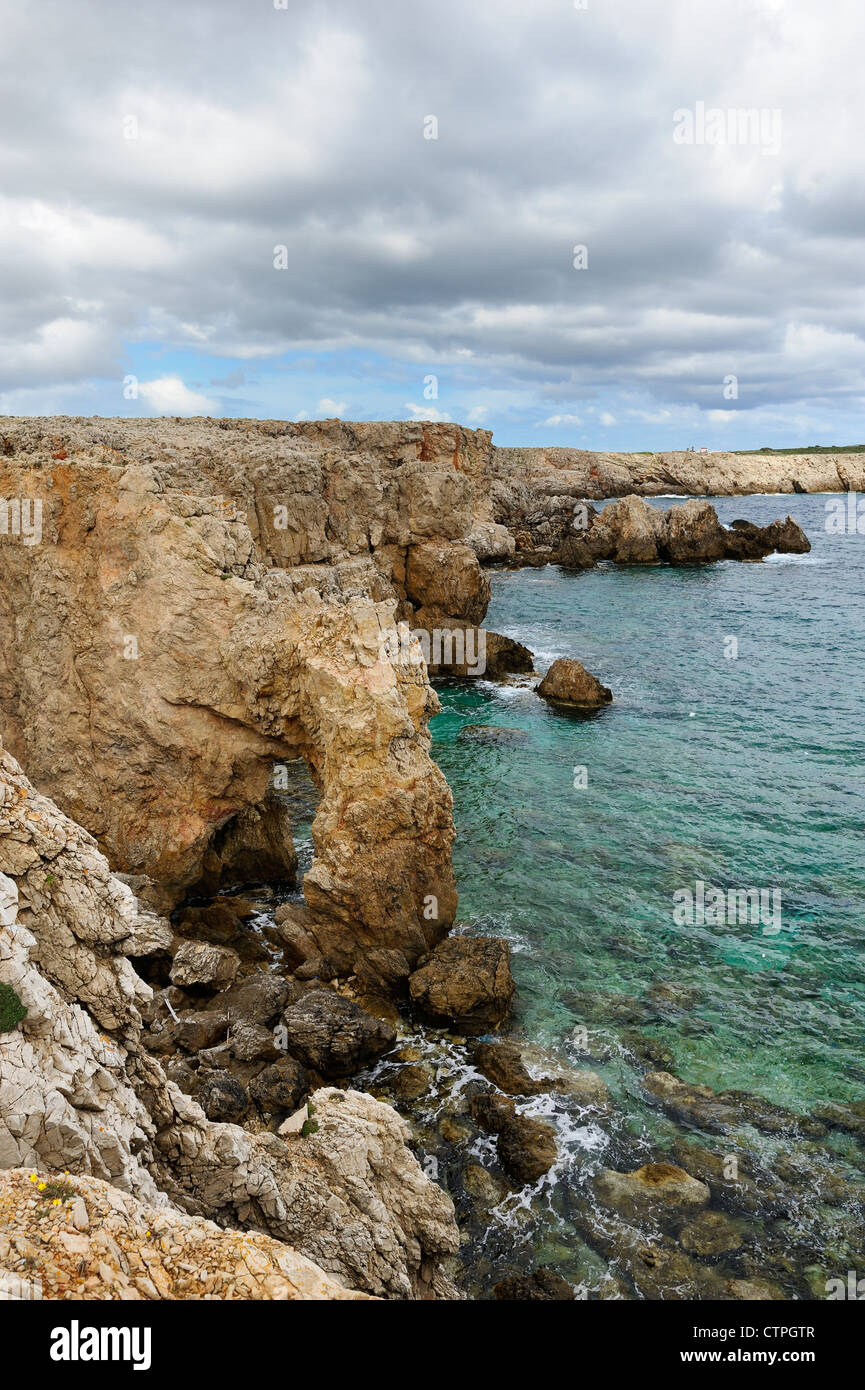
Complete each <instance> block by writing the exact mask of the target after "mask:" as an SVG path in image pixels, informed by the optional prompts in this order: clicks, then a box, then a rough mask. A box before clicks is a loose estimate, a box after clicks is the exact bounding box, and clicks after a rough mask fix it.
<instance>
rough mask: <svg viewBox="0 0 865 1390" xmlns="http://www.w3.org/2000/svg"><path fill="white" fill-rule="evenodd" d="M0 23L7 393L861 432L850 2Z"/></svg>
mask: <svg viewBox="0 0 865 1390" xmlns="http://www.w3.org/2000/svg"><path fill="white" fill-rule="evenodd" d="M0 23H2V36H3V37H2V43H0V412H3V413H13V414H48V413H52V414H53V413H65V414H100V415H138V414H141V415H159V414H170V415H176V414H208V415H235V416H236V415H251V416H259V417H283V418H289V419H295V418H299V417H313V418H314V417H317V416H329V415H341V416H343V417H344V418H346V419H360V420H363V419H412V418H428V419H450V420H458V421H461V422H463V423H467V424H475V425H478V424H482V425H483V426H484V427H486V428H490V429H492V430H493V431H494V434H495V438H496V440H497V441H498V442H499V443H509V444H563V445H576V446H581V447H591V448H601V449H604V448H607V449H616V448H620V449H663V448H674V447H685V446H687V445H689V444H694V445H696V446H700V445H708V446H711V447H723V446H729V447H731V448H744V447H751V446H755V447H758V446H760V445H763V444H776V445H781V444H791V445H792V444H808V443H817V442H820V443H830V444H831V443H843V442H860V441H863V440H865V419H863V405H865V341H863V323H865V316H863V307H865V288H863V287H865V240H863V239H865V180H863V164H865V155H863V149H865V95H863V93H865V83H863V81H862V60H863V54H865V5H863V3H862V0H821V3H820V4H817V3H815V0H724V3H719V0H586V3H585V4H584V5H583V4H582V3H578V4H575V3H574V0H519V3H517V0H183V3H182V4H180V3H178V0H135V3H132V2H131V0H75V3H68V0H41V2H40V3H39V4H35V3H29V4H28V3H24V4H22V3H21V0H0ZM739 111H742V112H746V111H751V112H753V113H755V114H754V116H753V117H749V118H747V119H743V120H742V121H740V120H739V118H738V115H737V114H736V113H738V112H739ZM730 112H732V113H733V115H732V117H731V116H729V115H728V113H730Z"/></svg>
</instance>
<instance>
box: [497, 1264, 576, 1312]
mask: <svg viewBox="0 0 865 1390" xmlns="http://www.w3.org/2000/svg"><path fill="white" fill-rule="evenodd" d="M493 1293H494V1294H495V1296H496V1298H497V1299H500V1300H501V1301H502V1302H505V1301H507V1302H514V1303H534V1302H538V1301H539V1300H544V1301H545V1302H552V1301H553V1300H556V1301H558V1302H571V1301H572V1300H573V1298H574V1290H573V1289H572V1288H571V1286H570V1284H569V1283H568V1281H567V1279H563V1278H562V1276H561V1275H560V1274H556V1272H555V1270H553V1269H547V1267H546V1266H545V1265H539V1267H538V1268H537V1269H533V1270H532V1272H531V1274H514V1275H512V1276H511V1278H510V1279H501V1280H500V1281H499V1283H498V1284H495V1285H494V1286H493Z"/></svg>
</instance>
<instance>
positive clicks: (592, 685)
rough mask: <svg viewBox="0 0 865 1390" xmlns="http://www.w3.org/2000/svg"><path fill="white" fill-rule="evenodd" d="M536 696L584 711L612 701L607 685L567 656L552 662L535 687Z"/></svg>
mask: <svg viewBox="0 0 865 1390" xmlns="http://www.w3.org/2000/svg"><path fill="white" fill-rule="evenodd" d="M538 694H539V695H540V696H541V697H542V698H543V699H544V700H550V701H552V703H553V704H557V705H577V706H580V707H583V708H587V709H594V708H597V707H598V706H600V705H608V704H610V702H611V701H612V698H613V692H612V690H610V688H609V686H606V685H602V684H601V682H600V681H599V680H598V678H597V676H593V675H591V673H590V672H589V671H587V670H586V668H585V667H584V666H581V665H580V663H579V661H572V660H570V659H569V658H567V657H559V658H558V659H557V660H556V661H554V662H553V664H552V666H551V667H550V669H549V671H548V672H547V674H546V675H545V676H544V678H543V680H542V681H541V683H540V685H539V686H538Z"/></svg>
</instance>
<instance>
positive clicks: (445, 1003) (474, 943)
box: [409, 936, 515, 1034]
mask: <svg viewBox="0 0 865 1390" xmlns="http://www.w3.org/2000/svg"><path fill="white" fill-rule="evenodd" d="M409 993H410V995H411V1000H412V1003H413V1004H414V1005H415V1007H416V1008H417V1009H418V1010H419V1012H420V1013H421V1014H423V1016H424V1017H425V1018H426V1019H428V1020H429V1022H431V1023H434V1024H437V1025H438V1026H439V1027H442V1028H446V1027H449V1026H452V1027H455V1028H457V1029H458V1030H459V1031H460V1032H463V1033H469V1034H479V1033H487V1032H490V1031H491V1030H492V1029H494V1028H497V1027H498V1026H499V1025H500V1024H501V1023H503V1022H504V1020H505V1019H506V1018H507V1016H508V1014H509V1012H510V1007H511V1004H512V1002H513V997H514V993H515V986H514V981H513V976H512V975H511V966H510V946H509V945H508V943H507V941H505V940H504V939H503V938H502V937H494V936H482V937H477V936H452V937H448V938H447V940H446V941H443V942H442V943H441V945H439V946H437V947H436V949H435V950H434V951H433V952H432V954H431V955H430V956H428V957H427V958H426V959H425V960H423V961H422V962H421V965H420V967H419V969H417V970H416V971H415V972H414V974H413V975H412V976H411V977H410V978H409Z"/></svg>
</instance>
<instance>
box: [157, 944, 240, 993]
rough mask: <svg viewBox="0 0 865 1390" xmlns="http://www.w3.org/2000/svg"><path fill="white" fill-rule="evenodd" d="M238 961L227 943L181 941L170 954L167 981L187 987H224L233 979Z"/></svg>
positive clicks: (208, 988)
mask: <svg viewBox="0 0 865 1390" xmlns="http://www.w3.org/2000/svg"><path fill="white" fill-rule="evenodd" d="M239 965H240V957H239V956H238V954H237V952H236V951H232V949H231V947H230V946H212V945H211V944H210V942H207V941H184V942H183V944H182V945H181V946H179V947H178V949H177V953H176V955H175V957H174V964H173V966H172V967H171V983H172V984H173V985H177V986H178V988H179V989H187V990H196V989H205V990H211V991H212V990H217V989H225V988H226V987H227V986H228V985H230V984H231V983H232V982H233V980H234V977H235V975H236V974H237V968H238V966H239Z"/></svg>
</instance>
